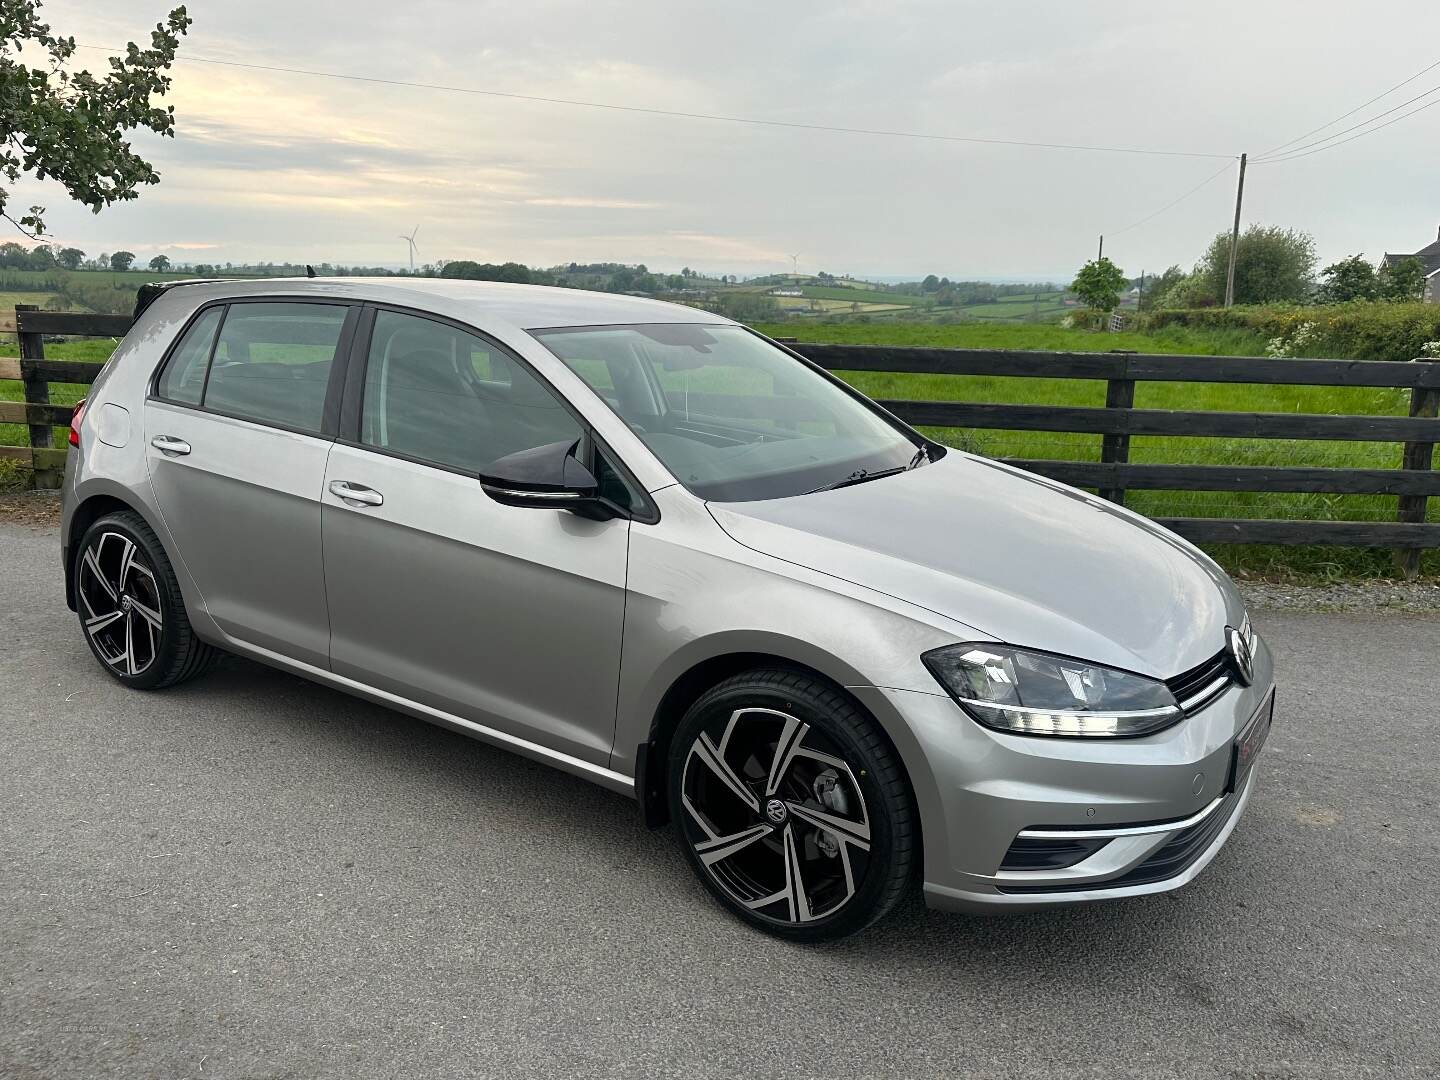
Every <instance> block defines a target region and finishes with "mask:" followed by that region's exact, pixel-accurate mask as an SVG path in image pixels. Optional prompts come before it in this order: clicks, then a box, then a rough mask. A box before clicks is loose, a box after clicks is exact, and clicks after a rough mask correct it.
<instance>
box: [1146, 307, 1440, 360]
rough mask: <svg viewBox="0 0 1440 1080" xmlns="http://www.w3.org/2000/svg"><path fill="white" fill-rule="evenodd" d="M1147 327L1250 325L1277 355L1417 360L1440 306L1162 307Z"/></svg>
mask: <svg viewBox="0 0 1440 1080" xmlns="http://www.w3.org/2000/svg"><path fill="white" fill-rule="evenodd" d="M1141 325H1142V328H1144V329H1148V330H1159V329H1162V328H1164V327H1167V326H1185V327H1192V328H1195V329H1204V330H1248V331H1251V332H1253V333H1257V334H1260V335H1262V336H1263V337H1264V338H1266V339H1267V340H1268V341H1269V342H1270V343H1271V349H1270V351H1271V353H1272V355H1277V356H1318V357H1332V358H1334V359H1337V360H1414V359H1415V358H1416V357H1418V356H1424V355H1425V346H1426V344H1427V343H1428V342H1431V341H1435V340H1437V339H1440V305H1437V304H1394V303H1385V302H1383V301H1374V300H1357V301H1353V302H1351V303H1348V304H1327V305H1325V306H1323V307H1318V306H1316V307H1298V306H1288V305H1267V306H1264V307H1232V308H1204V309H1189V310H1181V311H1157V312H1154V313H1153V314H1151V315H1147V316H1143V317H1142V319H1141Z"/></svg>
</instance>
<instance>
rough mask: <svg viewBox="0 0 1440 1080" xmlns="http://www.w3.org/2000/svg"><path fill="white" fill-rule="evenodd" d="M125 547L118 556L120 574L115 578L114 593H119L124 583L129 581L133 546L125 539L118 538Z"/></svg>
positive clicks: (133, 558)
mask: <svg viewBox="0 0 1440 1080" xmlns="http://www.w3.org/2000/svg"><path fill="white" fill-rule="evenodd" d="M120 540H121V542H122V543H123V544H124V545H125V547H124V548H123V549H122V551H121V555H120V573H119V574H118V575H117V576H116V578H115V591H116V592H119V591H121V590H123V589H124V588H125V583H126V582H127V581H129V580H130V567H131V566H132V565H134V562H135V544H134V543H132V542H131V541H130V540H128V539H126V538H125V537H123V536H122V537H120Z"/></svg>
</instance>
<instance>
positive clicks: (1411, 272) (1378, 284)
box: [1375, 255, 1425, 302]
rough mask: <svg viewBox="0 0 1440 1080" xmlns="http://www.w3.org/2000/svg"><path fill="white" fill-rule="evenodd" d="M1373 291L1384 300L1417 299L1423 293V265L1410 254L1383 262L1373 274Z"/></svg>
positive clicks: (1402, 300) (1401, 300)
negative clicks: (1396, 260)
mask: <svg viewBox="0 0 1440 1080" xmlns="http://www.w3.org/2000/svg"><path fill="white" fill-rule="evenodd" d="M1375 291H1376V292H1377V293H1378V294H1379V295H1380V296H1381V297H1382V298H1383V299H1386V300H1395V301H1400V302H1404V301H1410V300H1419V299H1420V298H1421V297H1423V296H1424V295H1425V267H1424V265H1423V264H1422V263H1421V262H1420V260H1419V259H1417V258H1415V256H1413V255H1411V256H1409V257H1408V258H1404V259H1401V260H1400V261H1399V262H1397V263H1394V264H1391V263H1384V264H1383V265H1382V266H1381V267H1380V271H1379V273H1377V274H1376V275H1375Z"/></svg>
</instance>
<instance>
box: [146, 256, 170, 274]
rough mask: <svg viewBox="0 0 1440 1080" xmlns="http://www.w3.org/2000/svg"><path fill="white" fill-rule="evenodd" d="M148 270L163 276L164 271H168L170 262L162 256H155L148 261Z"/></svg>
mask: <svg viewBox="0 0 1440 1080" xmlns="http://www.w3.org/2000/svg"><path fill="white" fill-rule="evenodd" d="M150 269H151V270H154V271H155V273H157V274H163V273H165V271H166V270H169V269H170V260H169V259H168V258H166V257H165V256H164V255H156V256H155V257H154V258H153V259H151V260H150Z"/></svg>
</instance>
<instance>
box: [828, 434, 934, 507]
mask: <svg viewBox="0 0 1440 1080" xmlns="http://www.w3.org/2000/svg"><path fill="white" fill-rule="evenodd" d="M930 460H932V459H931V457H930V447H929V446H928V445H926V444H925V443H921V444H920V449H918V450H916V451H915V456H914V457H912V458H911V459H910V464H908V465H901V466H897V467H896V468H893V469H880V470H879V471H877V472H871V471H870V470H869V469H856V470H855V471H854V472H852V473H851V474H850V475H849V476H846V477H842V478H841V479H839V480H836V481H834V482H833V483H829V484H821V485H820V486H819V487H817V488H811V489H810V490H809V491H807V492H805V494H806V495H814V494H815V492H817V491H834V490H835V489H836V488H843V487H853V486H854V485H856V484H863V483H865V482H867V481H869V480H879V479H881V478H882V477H886V476H895V475H896V474H897V473H902V472H909V471H910V470H911V469H914V468H917V467H918V466H920V465H923V464H925V463H926V462H928V461H930Z"/></svg>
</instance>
